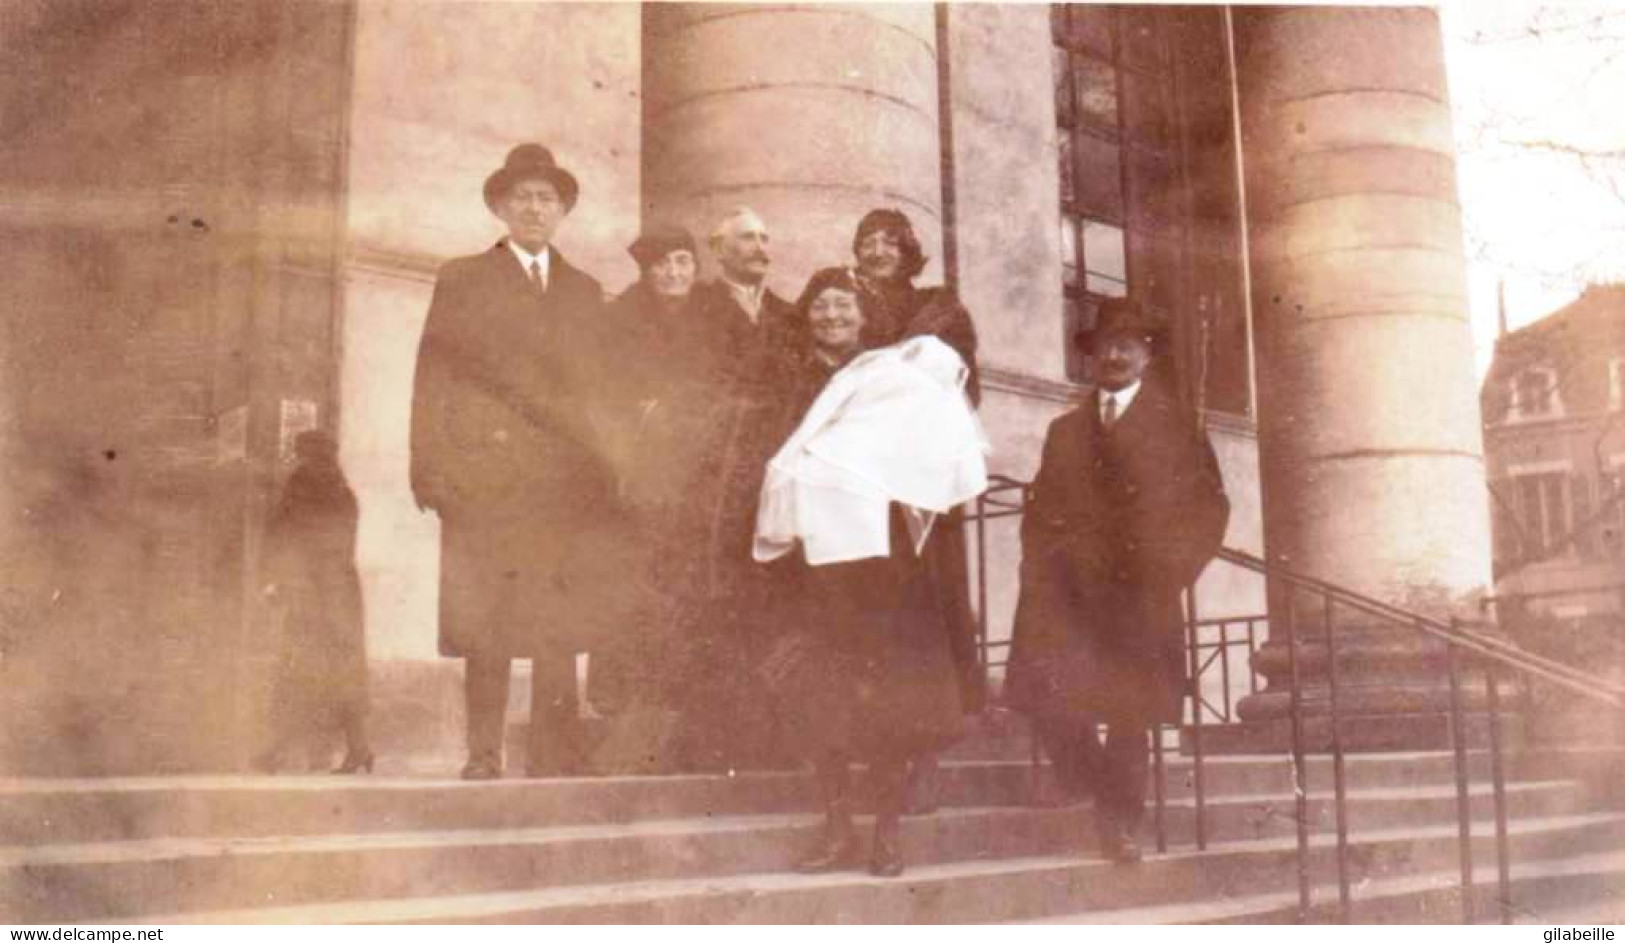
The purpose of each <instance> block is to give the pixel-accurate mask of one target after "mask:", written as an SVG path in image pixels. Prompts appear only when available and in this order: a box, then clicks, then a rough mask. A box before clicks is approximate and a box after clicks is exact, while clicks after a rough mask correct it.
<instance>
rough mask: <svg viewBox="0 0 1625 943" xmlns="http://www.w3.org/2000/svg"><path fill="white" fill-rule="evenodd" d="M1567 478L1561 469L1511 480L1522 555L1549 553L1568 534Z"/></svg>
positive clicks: (1543, 554) (1552, 552) (1555, 548)
mask: <svg viewBox="0 0 1625 943" xmlns="http://www.w3.org/2000/svg"><path fill="white" fill-rule="evenodd" d="M1568 478H1569V476H1568V475H1566V474H1563V473H1561V472H1545V473H1541V474H1535V475H1520V476H1518V477H1517V478H1514V479H1513V484H1514V488H1515V490H1514V503H1515V506H1516V508H1517V511H1518V523H1519V525H1520V527H1521V528H1522V531H1523V534H1522V537H1523V545H1522V547H1521V548H1520V549H1521V550H1522V551H1523V554H1524V555H1526V556H1541V557H1545V556H1552V555H1553V554H1554V553H1555V552H1556V551H1557V544H1558V541H1560V540H1562V539H1563V538H1564V537H1566V536H1567V535H1568V530H1569V511H1568Z"/></svg>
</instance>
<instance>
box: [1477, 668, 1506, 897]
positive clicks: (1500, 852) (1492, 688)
mask: <svg viewBox="0 0 1625 943" xmlns="http://www.w3.org/2000/svg"><path fill="white" fill-rule="evenodd" d="M1484 670H1485V674H1484V683H1485V685H1486V689H1485V693H1486V695H1487V697H1488V700H1489V711H1490V779H1491V782H1493V783H1494V789H1495V873H1496V883H1497V886H1498V894H1499V896H1500V902H1501V922H1502V923H1507V924H1509V923H1511V922H1512V866H1511V856H1510V854H1509V851H1508V848H1507V785H1506V770H1505V768H1504V767H1503V766H1502V763H1501V692H1500V685H1499V683H1498V682H1497V679H1496V675H1497V674H1499V669H1498V668H1497V667H1496V666H1495V665H1494V664H1489V665H1486V666H1485V669H1484Z"/></svg>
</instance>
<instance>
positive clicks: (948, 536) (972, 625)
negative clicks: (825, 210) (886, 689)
mask: <svg viewBox="0 0 1625 943" xmlns="http://www.w3.org/2000/svg"><path fill="white" fill-rule="evenodd" d="M863 300H864V312H865V318H864V326H863V333H864V345H865V346H866V347H881V346H885V345H888V344H895V343H897V342H898V341H900V340H903V339H905V338H910V337H921V336H925V335H930V336H933V337H936V338H937V339H938V340H941V341H942V342H943V343H945V344H947V345H948V346H949V347H951V348H953V349H954V352H955V353H957V354H959V356H960V359H962V360H964V361H965V366H966V369H967V370H968V371H969V375H968V376H967V377H966V381H965V395H966V396H968V397H969V398H970V401H971V404H972V405H973V406H974V405H978V404H979V403H980V401H981V375H980V371H979V370H978V368H977V364H976V348H977V339H976V322H975V321H974V320H972V318H971V315H970V312H969V311H967V310H966V309H965V306H964V305H963V304H961V303H960V301H959V298H958V296H957V295H956V294H955V293H954V292H953V291H952V290H951V289H948V288H941V287H938V288H917V287H915V286H914V285H913V283H911V282H907V281H899V282H894V283H892V284H891V285H889V286H886V287H885V288H884V289H881V290H876V289H874V288H873V287H870V286H866V287H865V290H864V298H863ZM926 548H927V553H926V556H925V563H926V570H927V572H928V574H929V577H930V580H931V584H932V585H933V586H934V587H935V588H936V592H937V594H938V597H939V599H940V602H941V607H942V613H943V617H944V618H945V619H946V620H947V622H948V630H949V639H950V641H951V643H952V646H953V653H954V664H955V666H956V667H957V669H958V671H959V685H960V698H961V702H962V703H963V704H964V707H965V710H966V712H967V713H978V712H980V711H981V709H982V707H983V705H984V704H985V702H986V699H987V684H986V681H987V679H986V675H985V671H984V669H983V667H982V660H981V659H980V658H979V657H978V656H977V651H976V616H975V615H974V614H973V613H972V611H971V606H970V572H969V568H968V565H967V562H966V552H967V548H966V546H965V515H964V513H963V512H962V511H960V509H959V508H954V509H952V510H951V511H949V512H948V513H947V514H945V515H943V516H942V517H941V518H939V519H938V521H937V524H936V527H935V529H934V532H933V534H932V537H931V540H930V542H929V543H928V544H927V545H926Z"/></svg>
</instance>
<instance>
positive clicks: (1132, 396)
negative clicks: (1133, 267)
mask: <svg viewBox="0 0 1625 943" xmlns="http://www.w3.org/2000/svg"><path fill="white" fill-rule="evenodd" d="M1164 336H1165V332H1164V330H1163V326H1162V324H1161V323H1160V321H1159V320H1157V319H1155V318H1153V317H1151V316H1150V315H1149V314H1148V313H1147V312H1145V311H1143V310H1142V309H1141V308H1140V307H1139V306H1138V305H1137V304H1135V303H1134V302H1133V301H1129V300H1126V299H1110V300H1108V301H1106V302H1105V303H1103V304H1102V305H1101V309H1100V312H1099V315H1098V317H1097V319H1096V324H1095V329H1094V330H1093V331H1089V332H1084V333H1081V334H1080V336H1079V337H1078V338H1077V343H1079V344H1080V346H1082V347H1083V348H1084V351H1085V353H1088V354H1090V355H1091V356H1092V357H1093V360H1094V376H1095V383H1096V387H1095V390H1094V392H1093V393H1091V394H1089V395H1088V396H1087V397H1086V398H1085V399H1084V402H1083V403H1082V405H1080V406H1079V407H1078V408H1076V409H1073V410H1071V411H1070V412H1067V413H1065V414H1063V415H1062V416H1060V417H1059V418H1057V419H1056V420H1055V421H1054V422H1052V423H1051V424H1050V427H1049V432H1048V434H1047V435H1046V437H1045V439H1044V451H1043V457H1042V458H1041V459H1040V464H1039V468H1038V474H1037V476H1036V477H1035V478H1034V480H1033V484H1032V490H1031V497H1030V499H1029V500H1028V503H1027V507H1026V510H1025V513H1024V515H1023V517H1022V522H1021V545H1022V560H1021V595H1020V599H1019V602H1018V604H1017V608H1016V622H1015V637H1014V648H1013V650H1012V653H1011V659H1010V669H1009V676H1008V678H1007V681H1006V686H1005V693H1006V699H1007V701H1008V702H1009V703H1010V704H1011V706H1013V707H1015V708H1016V709H1017V710H1020V711H1022V712H1023V713H1025V714H1027V715H1028V716H1029V717H1030V718H1031V719H1032V721H1033V724H1034V727H1035V729H1036V731H1037V733H1038V736H1039V739H1040V741H1041V742H1042V743H1043V745H1044V748H1045V751H1046V752H1047V753H1048V754H1049V756H1050V759H1051V761H1052V762H1053V763H1054V766H1055V773H1056V777H1057V779H1058V780H1059V781H1060V784H1061V786H1062V787H1063V788H1064V789H1066V790H1068V791H1069V792H1071V793H1072V794H1074V795H1077V794H1079V793H1083V792H1093V794H1094V797H1095V814H1096V827H1097V829H1098V832H1099V837H1100V847H1101V851H1102V852H1103V853H1104V854H1105V855H1106V857H1108V858H1110V859H1111V860H1113V861H1118V862H1133V861H1137V860H1139V858H1140V849H1139V844H1138V839H1137V833H1138V831H1139V827H1140V824H1141V821H1142V820H1143V818H1144V814H1145V798H1146V779H1147V755H1148V754H1147V747H1146V734H1147V731H1148V730H1150V729H1151V727H1152V726H1153V725H1154V724H1157V723H1177V722H1178V721H1179V719H1180V716H1181V707H1182V704H1183V699H1184V696H1185V689H1186V684H1187V679H1186V655H1185V633H1184V618H1183V612H1182V608H1181V605H1180V593H1181V591H1182V590H1183V589H1184V588H1185V587H1187V586H1189V585H1190V584H1191V583H1192V582H1194V581H1195V580H1196V577H1197V575H1198V574H1200V573H1201V571H1202V568H1203V567H1205V566H1206V565H1207V562H1208V561H1209V560H1210V559H1212V557H1213V555H1214V554H1215V553H1216V552H1217V551H1218V548H1219V545H1220V543H1221V541H1222V540H1223V538H1224V529H1225V524H1226V522H1227V521H1228V520H1229V516H1230V503H1229V501H1228V499H1226V497H1225V494H1224V484H1223V481H1222V480H1221V479H1220V477H1219V469H1218V463H1217V461H1216V460H1215V459H1214V455H1213V449H1212V446H1211V445H1209V443H1208V441H1207V437H1206V435H1204V434H1203V433H1201V432H1199V431H1198V430H1197V429H1196V428H1195V426H1194V425H1193V423H1192V422H1191V421H1190V418H1189V417H1188V415H1187V412H1186V410H1185V409H1184V408H1183V407H1182V406H1181V405H1180V403H1179V402H1178V400H1177V398H1176V397H1175V396H1174V395H1173V392H1172V391H1171V390H1170V389H1169V388H1168V386H1167V384H1166V383H1165V382H1164V381H1163V380H1162V379H1161V378H1160V377H1159V376H1157V375H1156V374H1155V372H1154V371H1152V370H1150V367H1151V366H1152V361H1153V357H1154V356H1156V354H1157V353H1158V352H1159V349H1160V347H1161V343H1162V338H1163V337H1164ZM1102 724H1103V725H1104V726H1105V728H1106V736H1105V740H1104V742H1102V741H1101V740H1100V738H1099V737H1098V736H1097V726H1099V725H1102Z"/></svg>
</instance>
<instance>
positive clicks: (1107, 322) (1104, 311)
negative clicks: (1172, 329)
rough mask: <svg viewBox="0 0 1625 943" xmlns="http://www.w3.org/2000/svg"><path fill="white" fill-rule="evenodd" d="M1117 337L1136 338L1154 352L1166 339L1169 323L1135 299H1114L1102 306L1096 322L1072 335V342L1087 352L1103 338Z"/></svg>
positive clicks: (1090, 352) (1091, 351) (1092, 351)
mask: <svg viewBox="0 0 1625 943" xmlns="http://www.w3.org/2000/svg"><path fill="white" fill-rule="evenodd" d="M1116 336H1127V337H1137V338H1139V339H1140V340H1142V341H1144V342H1145V343H1146V345H1147V346H1148V347H1150V348H1151V349H1152V350H1153V351H1155V350H1158V349H1159V348H1160V347H1161V345H1162V344H1163V343H1164V342H1165V341H1166V340H1167V336H1168V324H1167V322H1166V321H1165V320H1164V319H1162V318H1160V317H1158V316H1156V315H1154V314H1152V313H1150V312H1147V311H1145V310H1143V309H1142V308H1140V307H1139V305H1137V304H1134V303H1133V302H1128V301H1122V300H1119V299H1111V300H1108V301H1106V302H1105V303H1103V304H1102V305H1101V306H1100V310H1099V312H1097V314H1096V316H1095V323H1094V324H1093V325H1091V326H1090V327H1088V328H1081V329H1079V330H1078V331H1077V332H1076V333H1074V334H1073V335H1072V342H1073V343H1074V344H1076V345H1077V347H1078V349H1079V350H1081V351H1083V352H1084V353H1086V354H1093V353H1094V350H1095V347H1096V346H1097V345H1098V344H1099V343H1100V342H1101V341H1103V340H1105V339H1106V338H1108V337H1116Z"/></svg>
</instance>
